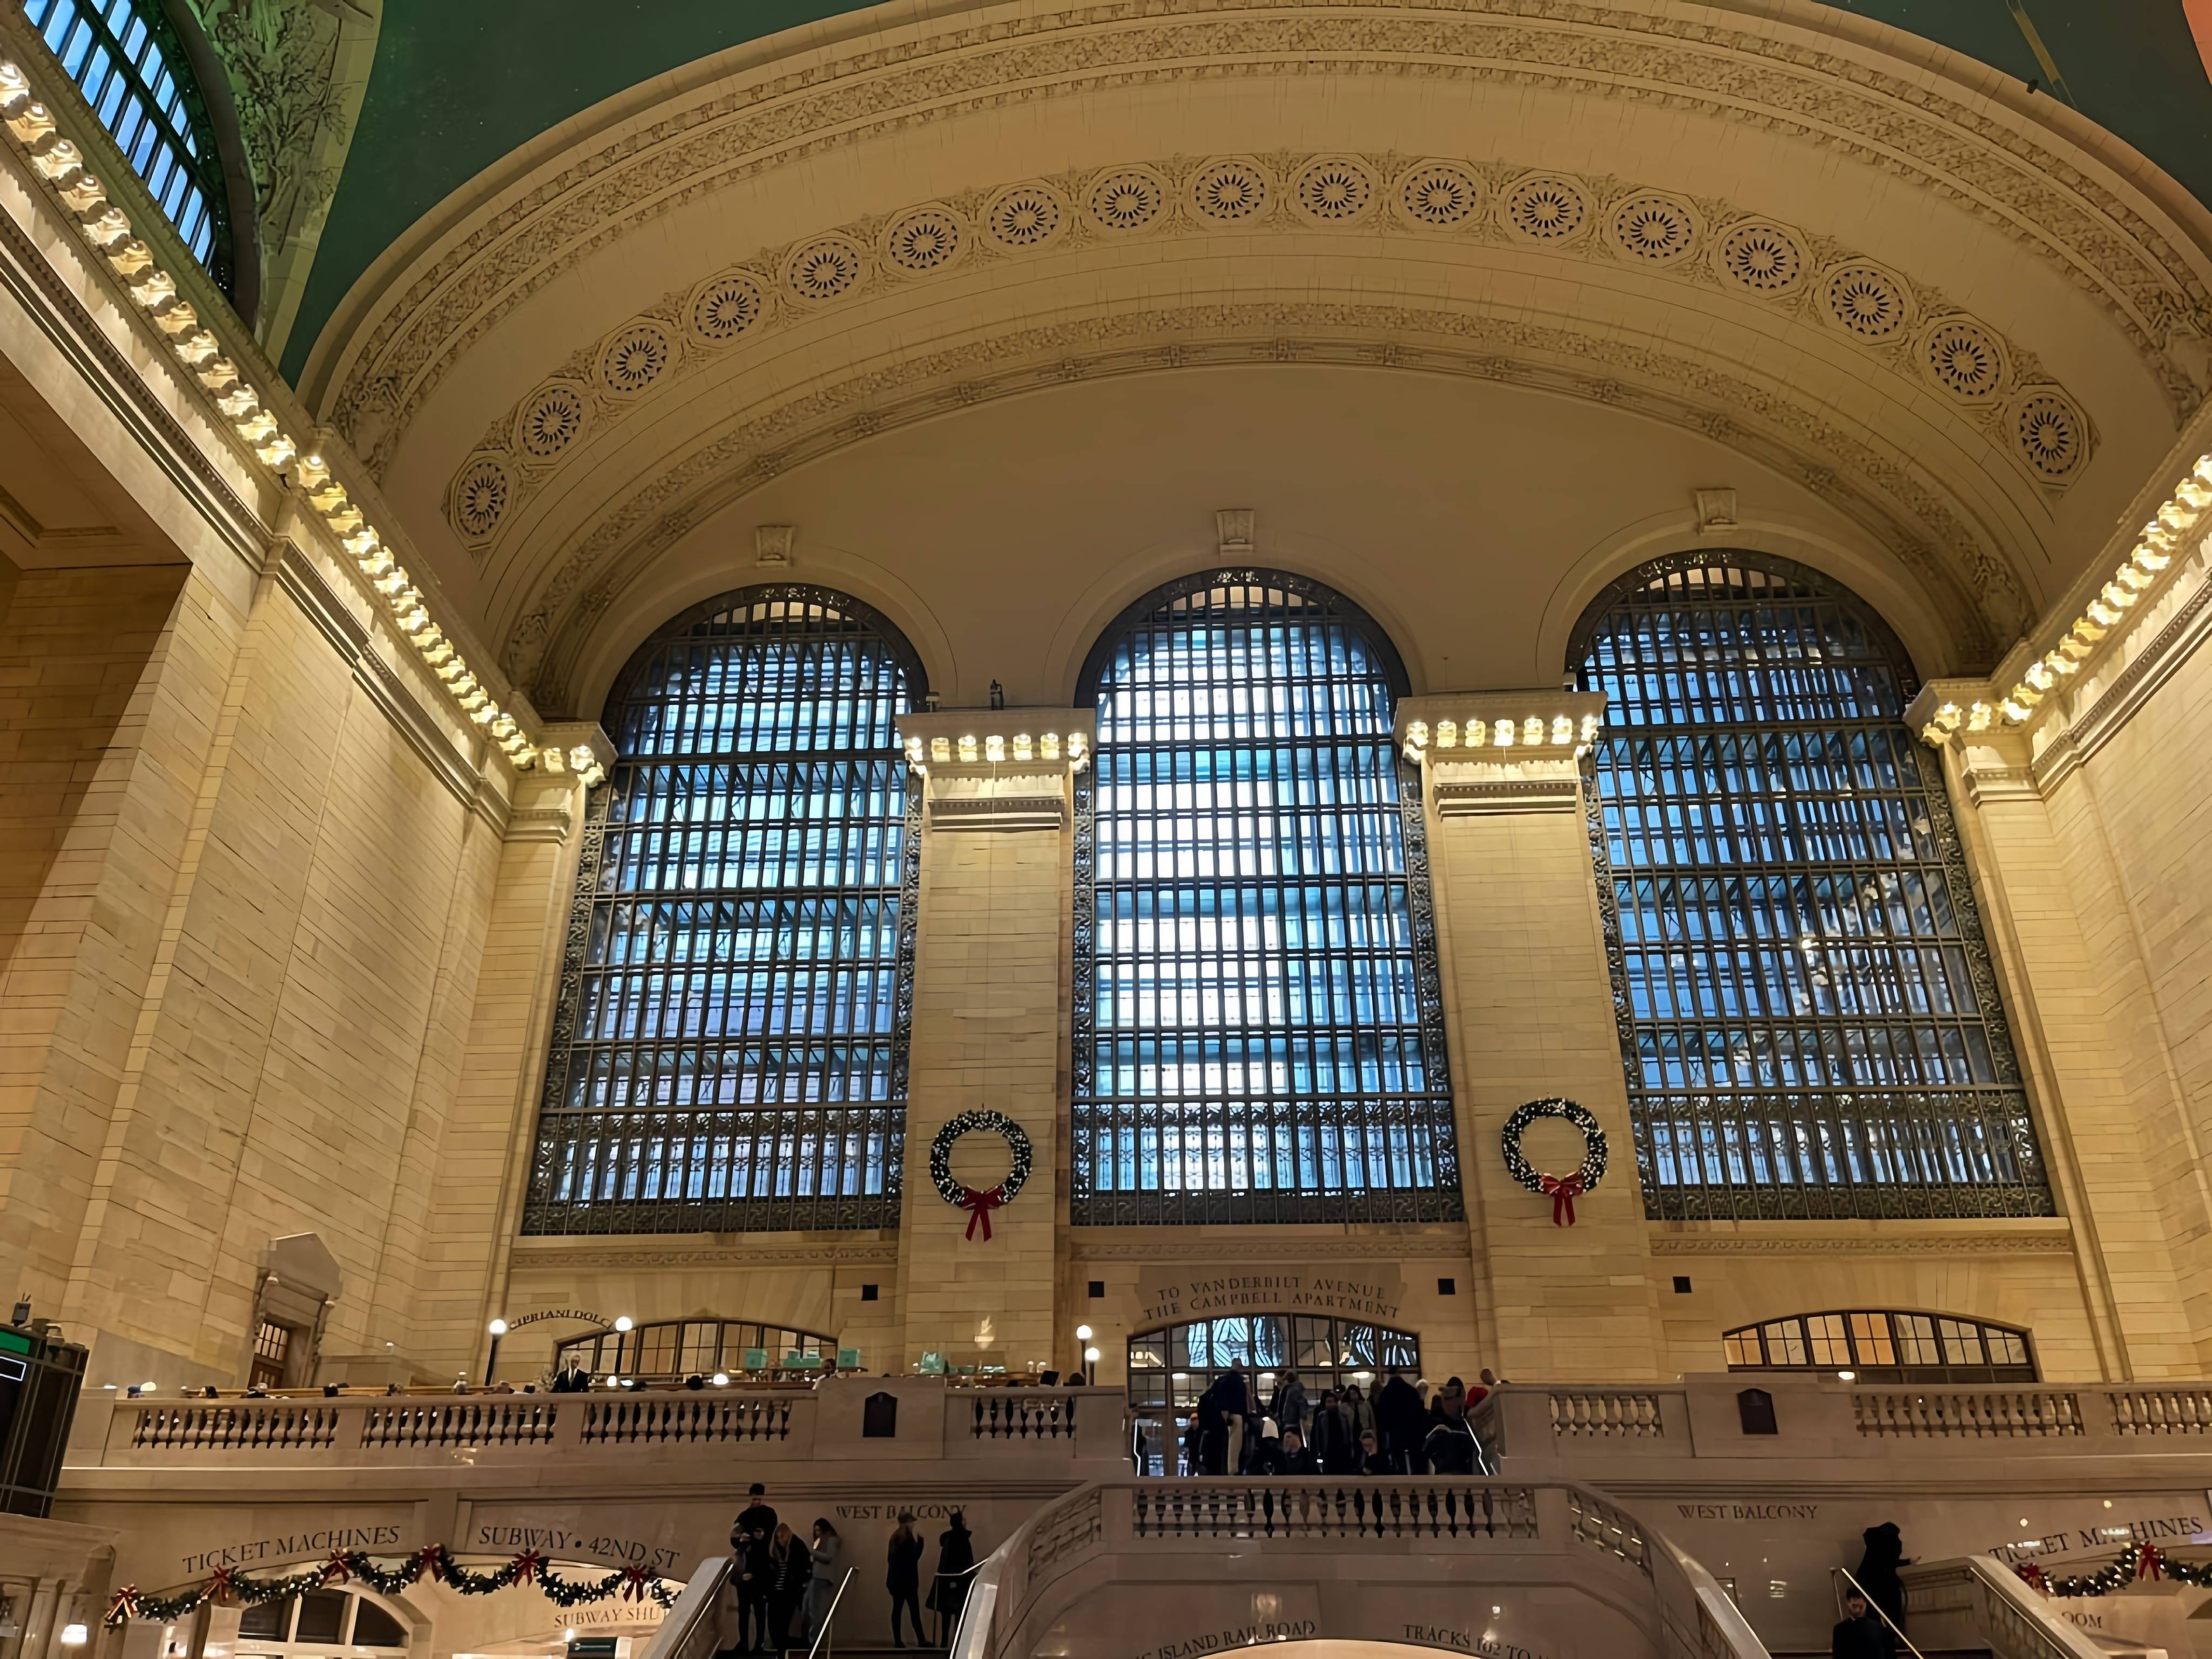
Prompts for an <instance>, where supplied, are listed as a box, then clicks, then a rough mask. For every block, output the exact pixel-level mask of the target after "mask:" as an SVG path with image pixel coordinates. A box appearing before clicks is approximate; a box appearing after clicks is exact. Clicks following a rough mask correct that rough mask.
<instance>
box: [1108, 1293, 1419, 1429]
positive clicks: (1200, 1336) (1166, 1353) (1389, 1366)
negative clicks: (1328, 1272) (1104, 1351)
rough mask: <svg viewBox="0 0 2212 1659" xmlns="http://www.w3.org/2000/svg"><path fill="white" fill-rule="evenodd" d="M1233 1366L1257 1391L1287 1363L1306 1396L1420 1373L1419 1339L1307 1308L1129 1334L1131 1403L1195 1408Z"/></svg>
mask: <svg viewBox="0 0 2212 1659" xmlns="http://www.w3.org/2000/svg"><path fill="white" fill-rule="evenodd" d="M1232 1366H1233V1367H1236V1368H1237V1369H1239V1370H1243V1373H1244V1374H1245V1375H1246V1376H1249V1377H1252V1378H1255V1380H1256V1381H1257V1382H1258V1383H1259V1389H1260V1398H1261V1401H1263V1402H1265V1401H1269V1400H1272V1399H1273V1398H1274V1394H1275V1385H1276V1384H1277V1383H1278V1382H1279V1381H1280V1379H1281V1378H1282V1377H1283V1376H1285V1375H1287V1374H1288V1373H1290V1372H1291V1371H1296V1372H1297V1376H1298V1381H1299V1382H1300V1383H1303V1384H1304V1387H1305V1391H1306V1396H1307V1398H1308V1399H1310V1400H1319V1399H1320V1398H1321V1397H1322V1390H1324V1389H1340V1388H1343V1387H1344V1386H1345V1385H1346V1384H1347V1383H1358V1384H1359V1386H1360V1389H1361V1390H1362V1391H1363V1392H1368V1393H1370V1394H1371V1390H1370V1389H1369V1385H1370V1383H1374V1382H1375V1381H1376V1380H1377V1379H1378V1378H1380V1377H1383V1376H1388V1375H1389V1372H1391V1371H1392V1370H1401V1371H1404V1372H1405V1373H1406V1374H1407V1376H1409V1377H1410V1376H1419V1375H1420V1374H1421V1340H1420V1338H1419V1337H1418V1336H1416V1335H1414V1334H1413V1333H1412V1332H1410V1331H1399V1330H1392V1329H1391V1328H1389V1327H1388V1326H1383V1325H1365V1324H1360V1323H1358V1322H1354V1321H1352V1320H1348V1319H1325V1318H1311V1317H1308V1316H1305V1315H1304V1314H1253V1315H1249V1316H1237V1317H1235V1318H1225V1319H1205V1320H1198V1321H1195V1322H1192V1323H1190V1324H1188V1325H1170V1326H1169V1327H1167V1328H1165V1329H1164V1330H1158V1331H1152V1332H1149V1333H1147V1334H1145V1335H1143V1336H1133V1337H1131V1338H1130V1339H1129V1404H1130V1406H1131V1407H1133V1408H1134V1409H1135V1410H1138V1411H1149V1412H1163V1411H1172V1412H1174V1413H1176V1416H1178V1417H1182V1416H1185V1415H1188V1413H1191V1412H1194V1411H1195V1410H1197V1409H1198V1398H1199V1396H1200V1395H1202V1394H1204V1393H1205V1392H1206V1389H1207V1387H1208V1386H1209V1385H1211V1384H1212V1382H1213V1379H1214V1378H1215V1377H1217V1376H1220V1375H1221V1373H1222V1372H1224V1371H1225V1370H1229V1369H1231V1367H1232Z"/></svg>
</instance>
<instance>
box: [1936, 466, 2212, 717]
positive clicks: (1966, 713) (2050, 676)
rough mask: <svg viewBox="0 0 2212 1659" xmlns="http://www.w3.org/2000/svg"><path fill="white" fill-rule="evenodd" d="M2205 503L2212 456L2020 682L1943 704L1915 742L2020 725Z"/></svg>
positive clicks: (2146, 581)
mask: <svg viewBox="0 0 2212 1659" xmlns="http://www.w3.org/2000/svg"><path fill="white" fill-rule="evenodd" d="M2207 508H2212V454H2205V455H2200V456H2198V457H2197V465H2196V466H2195V467H2193V468H2192V469H2191V471H2190V473H2189V476H2188V477H2185V478H2184V479H2183V480H2182V481H2181V482H2180V483H2179V484H2177V485H2175V486H2174V489H2173V493H2172V495H2168V496H2167V497H2166V501H2165V502H2164V503H2163V504H2162V505H2161V506H2160V507H2159V509H2158V512H2157V514H2156V515H2155V516H2154V518H2152V520H2150V522H2149V523H2148V524H2146V525H2145V526H2143V527H2142V532H2141V533H2140V534H2138V535H2137V537H2136V544H2135V547H2134V548H2133V550H2131V551H2130V553H2129V555H2128V561H2127V562H2126V563H2125V564H2124V565H2122V566H2121V567H2120V568H2118V570H2117V571H2115V572H2113V573H2112V580H2110V581H2108V582H2106V584H2105V585H2104V586H2102V587H2101V588H2100V589H2098V591H2097V597H2096V598H2095V599H2092V600H2090V601H2089V603H2088V605H2087V606H2085V607H2084V608H2083V610H2082V612H2081V615H2080V616H2079V617H2075V620H2074V625H2073V627H2071V628H2069V629H2067V631H2066V634H2065V636H2064V637H2063V638H2062V639H2061V640H2060V641H2058V643H2057V647H2054V648H2053V649H2051V650H2050V651H2047V652H2045V653H2044V654H2043V655H2042V656H2040V657H2039V658H2037V659H2035V660H2034V661H2033V662H2032V663H2030V664H2029V665H2027V671H2025V672H2024V673H2022V674H2021V677H2020V680H2019V683H2018V684H2015V685H2014V686H2013V688H2012V689H2011V690H2009V691H2008V692H2006V693H2005V694H2004V695H2003V696H2001V697H1996V699H1995V700H1994V701H1993V702H1972V703H1969V704H1967V705H1966V707H1965V708H1960V706H1959V705H1958V704H1957V703H1955V702H1947V703H1944V704H1943V705H1942V707H1940V708H1937V709H1936V712H1935V713H1934V714H1931V715H1930V716H1929V720H1928V724H1927V725H1925V726H1922V727H1921V728H1920V738H1921V741H1922V742H1923V743H1926V744H1932V745H1936V746H1938V747H1940V746H1941V745H1942V743H1943V742H1944V740H1945V739H1947V738H1949V737H1950V736H1951V735H1952V734H1953V733H1954V732H1960V731H1962V730H1963V731H1966V732H1986V731H1989V730H1990V728H1991V727H1992V726H2024V725H2026V724H2027V721H2028V720H2029V719H2030V718H2032V717H2033V714H2034V713H2035V708H2036V705H2037V704H2038V703H2039V702H2042V701H2043V699H2044V698H2045V696H2048V695H2049V694H2050V693H2051V691H2053V690H2056V689H2057V686H2058V683H2059V682H2060V681H2061V680H2063V679H2066V678H2069V676H2072V675H2075V674H2078V673H2080V672H2081V665H2082V664H2083V663H2084V662H2085V661H2087V659H2089V658H2090V657H2091V656H2092V655H2093V654H2094V653H2095V652H2096V649H2097V646H2098V642H2099V641H2101V640H2102V639H2103V638H2104V637H2105V635H2106V634H2107V633H2109V632H2111V630H2112V629H2113V628H2114V627H2115V626H2116V625H2118V623H2119V620H2120V618H2121V617H2123V616H2124V615H2125V614H2126V613H2127V612H2128V611H2131V610H2133V609H2134V608H2135V606H2136V605H2137V604H2138V603H2139V602H2140V601H2141V600H2142V597H2143V595H2144V594H2145V593H2147V592H2149V591H2150V589H2151V587H2152V586H2153V585H2154V583H2156V581H2157V580H2158V578H2159V574H2160V572H2161V571H2163V570H2165V569H2166V567H2167V566H2169V565H2171V564H2172V562H2173V561H2174V558H2175V556H2176V555H2178V554H2179V553H2181V552H2183V551H2185V544H2186V543H2187V542H2188V541H2189V539H2190V538H2191V532H2193V531H2195V530H2197V527H2198V526H2199V525H2200V523H2201V522H2202V521H2203V518H2204V516H2205V512H2206V509H2207Z"/></svg>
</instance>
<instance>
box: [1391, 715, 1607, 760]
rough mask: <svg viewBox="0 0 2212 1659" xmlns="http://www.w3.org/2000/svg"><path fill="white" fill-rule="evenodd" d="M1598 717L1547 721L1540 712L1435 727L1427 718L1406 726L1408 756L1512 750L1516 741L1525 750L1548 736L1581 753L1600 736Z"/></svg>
mask: <svg viewBox="0 0 2212 1659" xmlns="http://www.w3.org/2000/svg"><path fill="white" fill-rule="evenodd" d="M1597 727H1598V717H1597V716H1596V715H1595V714H1585V715H1583V717H1582V720H1581V723H1580V724H1579V725H1577V722H1576V720H1575V717H1574V716H1573V715H1572V714H1554V715H1553V716H1552V718H1551V720H1549V721H1547V720H1545V719H1544V717H1543V716H1542V715H1541V714H1530V715H1528V717H1527V718H1526V719H1524V720H1508V719H1500V720H1494V721H1493V720H1468V722H1467V723H1466V724H1465V725H1462V724H1461V723H1460V722H1459V721H1457V720H1438V721H1437V723H1436V726H1435V727H1434V729H1433V730H1431V727H1430V725H1429V723H1428V721H1426V720H1409V721H1407V725H1406V744H1405V750H1406V758H1407V760H1409V761H1418V760H1419V759H1420V758H1421V755H1422V753H1423V751H1424V750H1427V749H1429V748H1430V747H1431V746H1434V747H1435V748H1437V749H1511V748H1513V747H1514V746H1516V744H1518V745H1519V746H1520V747H1522V748H1523V749H1535V748H1540V747H1541V746H1542V745H1543V744H1545V743H1546V741H1547V739H1548V741H1549V742H1550V744H1551V746H1552V747H1553V748H1554V749H1565V748H1566V747H1567V746H1568V745H1569V744H1572V745H1573V746H1574V749H1575V752H1576V753H1577V754H1580V753H1581V752H1582V751H1583V750H1584V749H1586V748H1588V747H1589V742H1590V739H1591V738H1595V737H1596V736H1597Z"/></svg>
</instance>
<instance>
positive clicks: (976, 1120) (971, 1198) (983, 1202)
mask: <svg viewBox="0 0 2212 1659" xmlns="http://www.w3.org/2000/svg"><path fill="white" fill-rule="evenodd" d="M979 1129H981V1130H987V1131H988V1132H989V1133H993V1134H1000V1135H1004V1136H1005V1137H1006V1146H1007V1147H1008V1148H1009V1150H1011V1151H1012V1153H1013V1155H1014V1167H1013V1169H1012V1170H1011V1171H1010V1172H1009V1173H1008V1174H1007V1176H1006V1179H1005V1180H1004V1181H1002V1182H1000V1183H999V1184H998V1185H997V1186H995V1187H989V1188H984V1189H983V1190H982V1191H981V1192H979V1191H977V1190H976V1189H975V1188H973V1187H963V1186H962V1185H961V1184H960V1183H959V1182H957V1181H955V1180H954V1179H953V1178H952V1143H953V1142H954V1141H956V1140H957V1139H960V1137H961V1136H963V1135H964V1134H969V1133H974V1132H975V1131H976V1130H979ZM1032 1156H1033V1149H1032V1148H1031V1147H1030V1138H1029V1135H1028V1133H1027V1132H1026V1131H1024V1129H1023V1127H1022V1126H1021V1125H1020V1124H1018V1123H1017V1122H1015V1121H1013V1119H1012V1118H1010V1117H1008V1116H1007V1115H1006V1114H1005V1113H1004V1112H986V1111H973V1112H963V1113H961V1114H960V1115H959V1116H957V1117H956V1118H954V1119H952V1120H951V1121H950V1122H948V1123H946V1124H945V1127H943V1128H941V1129H939V1131H938V1132H937V1135H936V1138H935V1139H933V1140H932V1141H931V1142H930V1143H929V1178H930V1180H931V1181H932V1182H933V1183H934V1184H935V1185H936V1188H937V1195H938V1196H939V1198H941V1199H943V1200H945V1202H946V1203H947V1204H950V1205H951V1206H952V1207H953V1208H954V1209H956V1210H965V1211H967V1212H968V1237H970V1238H973V1237H975V1224H976V1223H977V1222H979V1221H980V1222H981V1223H982V1224H983V1237H984V1238H985V1239H986V1240H988V1239H989V1238H990V1237H991V1212H992V1211H994V1210H995V1209H998V1208H999V1207H1000V1206H1002V1205H1006V1204H1011V1203H1012V1202H1013V1201H1014V1194H1016V1193H1018V1192H1019V1191H1021V1189H1022V1183H1023V1182H1025V1181H1027V1180H1028V1179H1029V1178H1030V1158H1031V1157H1032Z"/></svg>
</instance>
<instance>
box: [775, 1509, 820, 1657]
mask: <svg viewBox="0 0 2212 1659" xmlns="http://www.w3.org/2000/svg"><path fill="white" fill-rule="evenodd" d="M768 1571H769V1578H768V1632H769V1646H770V1647H771V1648H772V1649H773V1650H775V1652H777V1653H781V1652H782V1651H783V1650H785V1649H786V1648H787V1647H789V1646H790V1645H791V1627H792V1626H793V1625H795V1624H797V1623H799V1609H800V1608H801V1607H805V1605H806V1586H807V1585H808V1584H809V1583H811V1582H812V1581H813V1577H814V1556H813V1553H811V1551H810V1550H808V1548H807V1547H806V1546H805V1544H804V1543H803V1542H801V1541H800V1540H799V1535H798V1534H796V1533H794V1532H793V1531H792V1529H791V1528H790V1527H788V1526H787V1525H782V1524H779V1525H778V1526H777V1528H776V1529H775V1536H774V1537H772V1538H770V1539H769V1546H768Z"/></svg>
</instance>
